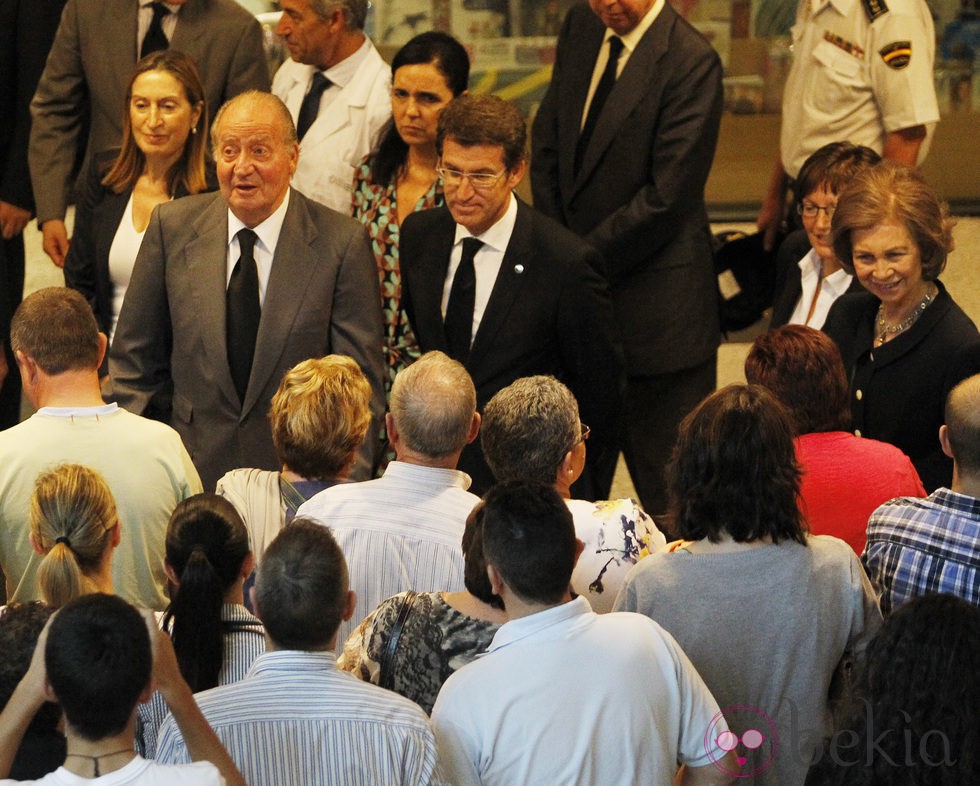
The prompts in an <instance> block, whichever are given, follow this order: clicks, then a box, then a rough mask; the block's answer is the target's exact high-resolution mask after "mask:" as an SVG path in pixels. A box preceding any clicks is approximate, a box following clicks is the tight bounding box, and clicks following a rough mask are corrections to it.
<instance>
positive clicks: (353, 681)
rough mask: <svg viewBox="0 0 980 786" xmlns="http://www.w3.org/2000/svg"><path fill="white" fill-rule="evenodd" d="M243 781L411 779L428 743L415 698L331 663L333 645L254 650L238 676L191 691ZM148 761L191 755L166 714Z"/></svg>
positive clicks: (431, 750) (426, 772)
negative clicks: (243, 672) (316, 648)
mask: <svg viewBox="0 0 980 786" xmlns="http://www.w3.org/2000/svg"><path fill="white" fill-rule="evenodd" d="M196 698H197V703H198V705H199V706H200V708H201V711H202V712H203V713H204V716H205V717H206V718H207V720H208V723H210V724H211V727H212V728H213V729H214V731H215V733H216V734H217V735H218V737H219V738H220V740H221V742H222V743H223V744H224V746H225V748H226V749H227V750H228V753H229V754H231V757H232V759H233V760H234V761H235V764H236V765H238V769H239V770H241V772H242V775H244V776H245V781H246V783H248V784H249V786H308V785H309V784H330V786H348V784H349V786H371V784H378V786H382V784H383V785H384V786H398V784H405V786H419V785H422V784H428V783H432V782H433V780H434V777H435V776H434V772H435V766H436V744H435V738H434V736H433V734H432V729H431V727H430V726H429V720H428V718H426V716H425V713H423V712H422V710H421V709H419V707H418V705H417V704H414V703H413V702H411V701H409V700H408V699H405V698H402V697H401V696H398V695H397V694H395V693H392V692H391V691H387V690H384V689H383V688H379V687H377V686H376V685H371V684H370V683H366V682H361V681H360V680H358V679H357V678H356V677H353V676H351V675H350V674H347V673H346V672H343V671H340V670H338V669H337V658H336V656H335V655H334V654H333V653H332V652H300V651H296V650H281V651H276V652H267V653H265V654H264V655H260V656H259V657H258V658H257V659H256V660H255V663H254V664H253V665H252V668H251V669H249V672H248V675H247V676H246V677H245V679H244V680H242V681H241V682H237V683H234V684H232V685H225V686H222V687H220V688H212V689H211V690H208V691H203V692H201V693H199V694H197V696H196ZM157 760H158V761H160V762H163V763H170V764H177V763H183V762H187V761H190V757H189V756H188V754H187V748H186V746H185V745H184V742H183V740H182V739H181V736H180V732H179V731H178V729H177V724H176V723H174V719H173V716H170V717H168V718H167V720H166V721H164V724H163V727H162V728H161V729H160V737H159V739H158V740H157Z"/></svg>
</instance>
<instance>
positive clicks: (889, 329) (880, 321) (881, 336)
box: [874, 287, 939, 347]
mask: <svg viewBox="0 0 980 786" xmlns="http://www.w3.org/2000/svg"><path fill="white" fill-rule="evenodd" d="M938 292H939V290H938V288H935V289H934V287H929V288H928V289H927V290H926V294H925V297H923V298H922V300H920V301H919V304H918V305H917V306H916V307H915V308H914V309H912V313H911V314H909V315H908V316H907V317H905V319H903V320H902V321H901V322H899V323H898V324H897V325H889V324H888V323H887V322H885V306H884V304H882V305H880V306H878V317H877V319H876V320H875V321H876V323H877V325H878V330H877V331H876V333H875V343H874V345H875V346H876V347H880V346H881V345H882V344H884V343H885V340H886V339H887V338H888V336H896V335H898V334H899V333H903V332H904V331H906V330H908V329H909V328H910V327H912V325H913V324H914V323H915V321H916V320H917V319H918V318H919V317H920V316H922V312H923V311H925V310H926V308H927V307H928V305H929V304H930V303H931V302H932V300H933V298H934V297H935V296H936V295H937V294H938Z"/></svg>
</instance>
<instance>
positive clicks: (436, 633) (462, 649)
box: [338, 592, 500, 714]
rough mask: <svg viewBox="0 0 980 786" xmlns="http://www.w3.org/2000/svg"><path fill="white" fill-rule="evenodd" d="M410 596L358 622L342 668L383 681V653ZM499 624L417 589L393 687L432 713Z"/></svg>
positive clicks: (385, 603) (384, 603)
mask: <svg viewBox="0 0 980 786" xmlns="http://www.w3.org/2000/svg"><path fill="white" fill-rule="evenodd" d="M406 595H407V593H404V592H403V593H401V594H399V595H395V596H394V597H391V598H388V599H387V600H385V601H382V602H381V604H380V605H379V606H378V608H376V609H375V610H374V611H373V612H371V614H370V615H369V616H368V617H367V619H365V620H364V621H363V622H362V623H361V624H360V625H358V627H357V628H356V629H355V630H354V632H353V633H352V634H351V635H350V638H349V639H347V642H346V644H344V652H343V654H342V655H341V656H340V660H339V661H338V665H339V666H340V668H342V669H344V670H345V671H349V672H351V673H352V674H354V676H356V677H358V678H359V679H362V680H365V681H367V682H373V683H374V684H375V685H377V684H378V682H379V680H380V677H381V659H382V653H384V651H385V648H386V647H387V646H388V638H389V635H390V633H391V629H392V628H393V627H394V624H395V620H396V619H397V618H398V613H399V611H400V610H401V607H402V604H403V603H404V601H405V597H406ZM499 627H500V625H498V624H497V623H495V622H485V621H484V620H478V619H474V618H473V617H468V616H466V615H465V614H461V613H460V612H458V611H456V609H454V608H453V607H452V606H450V605H449V604H448V603H446V601H444V600H443V599H442V593H439V592H422V593H419V594H417V595H416V596H415V602H414V604H413V606H412V611H411V613H410V615H409V616H408V618H407V619H406V621H405V626H404V628H403V629H402V634H401V638H400V639H399V642H398V649H397V650H396V652H395V657H394V659H393V666H394V682H393V684H392V689H393V690H394V691H395V692H396V693H400V694H401V695H402V696H404V697H405V698H407V699H411V700H412V701H414V702H415V703H416V704H418V705H419V706H420V707H421V708H422V709H423V710H425V711H426V713H429V714H431V712H432V705H433V704H435V701H436V696H437V695H438V694H439V689H440V688H441V687H442V684H443V683H444V682H445V681H446V680H447V679H448V678H449V675H450V674H452V673H453V672H454V671H456V669H459V668H461V667H462V666H465V665H466V664H467V663H469V662H470V661H471V660H473V658H475V657H476V656H477V654H479V653H481V652H484V651H486V648H487V647H488V646H489V645H490V641H491V640H492V639H493V636H494V634H495V633H496V632H497V629H498V628H499Z"/></svg>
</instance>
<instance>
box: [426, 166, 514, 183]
mask: <svg viewBox="0 0 980 786" xmlns="http://www.w3.org/2000/svg"><path fill="white" fill-rule="evenodd" d="M436 172H437V173H438V174H439V177H441V178H442V182H443V183H445V184H446V185H449V186H458V185H461V184H462V182H463V180H464V178H465V179H466V180H469V181H470V185H471V186H473V188H491V187H492V186H494V185H495V184H496V182H497V181H498V180H500V178H502V177H503V176H504V175H506V174H507V170H506V169H501V170H500V171H499V172H460V171H459V170H458V169H446V167H444V166H437V167H436Z"/></svg>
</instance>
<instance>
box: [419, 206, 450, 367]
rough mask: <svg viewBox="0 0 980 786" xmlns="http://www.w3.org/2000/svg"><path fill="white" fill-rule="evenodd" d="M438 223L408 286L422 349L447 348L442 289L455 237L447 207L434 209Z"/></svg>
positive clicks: (445, 349)
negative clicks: (411, 286)
mask: <svg viewBox="0 0 980 786" xmlns="http://www.w3.org/2000/svg"><path fill="white" fill-rule="evenodd" d="M434 211H437V212H438V223H437V224H436V225H435V226H434V227H433V231H432V233H431V234H430V236H429V240H428V241H427V242H426V243H425V245H424V248H425V252H424V253H423V254H422V255H421V257H420V258H419V259H417V260H415V264H416V265H417V273H416V275H415V276H414V281H415V282H417V286H415V287H414V288H413V289H412V301H413V308H414V310H415V313H416V315H417V319H418V320H419V321H420V322H421V324H420V325H413V327H414V328H416V330H417V331H419V332H420V335H419V341H420V343H421V344H422V346H423V347H424V348H425V350H426V351H427V352H428V351H431V350H434V349H438V350H441V351H443V352H445V351H448V348H449V345H448V343H447V342H446V331H445V326H444V323H443V321H442V291H443V287H444V286H445V283H446V273H447V271H448V270H449V257H450V256H451V255H452V251H453V241H454V240H455V238H456V222H455V221H453V217H452V214H451V213H450V212H449V208H447V207H438V208H434Z"/></svg>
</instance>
